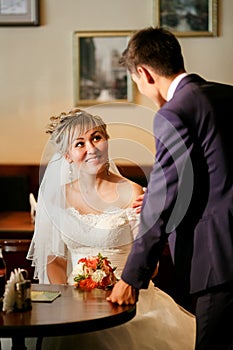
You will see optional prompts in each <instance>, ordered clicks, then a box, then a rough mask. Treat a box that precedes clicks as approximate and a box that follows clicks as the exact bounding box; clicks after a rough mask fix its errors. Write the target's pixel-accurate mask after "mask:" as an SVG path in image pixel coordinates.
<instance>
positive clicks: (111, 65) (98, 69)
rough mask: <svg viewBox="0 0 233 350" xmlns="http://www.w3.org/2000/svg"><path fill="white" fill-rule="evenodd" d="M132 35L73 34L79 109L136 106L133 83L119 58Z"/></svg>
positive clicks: (128, 33) (119, 32)
mask: <svg viewBox="0 0 233 350" xmlns="http://www.w3.org/2000/svg"><path fill="white" fill-rule="evenodd" d="M131 34H132V33H131V32H125V31H111V32H105V31H97V32H75V33H74V34H73V76H74V103H75V106H80V105H92V104H100V103H105V102H111V101H114V102H117V101H119V102H133V99H134V93H133V83H132V80H131V78H130V76H129V73H128V72H127V70H126V68H124V67H122V66H120V64H119V58H120V57H121V54H122V52H123V51H124V50H125V49H126V47H127V43H128V40H129V38H130V36H131Z"/></svg>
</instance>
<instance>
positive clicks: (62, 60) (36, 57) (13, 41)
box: [0, 0, 233, 165]
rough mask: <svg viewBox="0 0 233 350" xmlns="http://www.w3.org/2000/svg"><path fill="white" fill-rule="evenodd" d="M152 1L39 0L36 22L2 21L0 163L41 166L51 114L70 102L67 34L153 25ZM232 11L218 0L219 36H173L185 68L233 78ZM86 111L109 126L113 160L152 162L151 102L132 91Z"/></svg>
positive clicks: (223, 79)
mask: <svg viewBox="0 0 233 350" xmlns="http://www.w3.org/2000/svg"><path fill="white" fill-rule="evenodd" d="M154 1H156V0H144V1H141V0H117V1H115V0H108V1H106V0H98V1H93V0H85V1H84V0H67V1H62V0H49V1H46V0H41V1H40V2H41V3H40V12H41V20H40V21H41V23H40V26H38V27H3V26H2V27H1V26H0V47H1V54H0V91H1V93H0V163H1V164H39V163H40V160H41V155H42V153H43V150H44V147H45V144H46V142H47V140H48V135H47V134H45V132H44V129H45V126H46V124H47V122H48V119H49V117H50V116H51V115H55V114H58V113H60V112H62V111H68V110H69V109H71V108H72V107H73V105H74V100H73V67H72V34H73V32H74V31H83V30H85V31H90V32H94V31H98V30H107V31H112V30H123V31H125V30H126V31H131V30H136V29H140V28H143V27H146V26H150V25H153V24H155V12H154V7H153V4H154ZM232 13H233V1H232V0H219V14H218V27H219V33H218V36H217V37H179V41H180V43H181V45H182V48H183V53H184V57H185V64H186V68H187V70H188V71H189V72H196V73H199V74H201V75H202V76H203V77H204V78H206V79H209V80H215V81H219V82H223V83H230V84H232V83H233V69H232V67H233V45H232V36H233V26H232ZM84 108H87V107H84ZM87 109H89V110H90V111H92V112H95V113H98V114H99V115H101V116H102V117H103V118H104V120H105V121H106V122H107V123H110V124H111V125H110V128H109V131H110V135H111V138H112V141H111V142H110V152H111V156H112V158H114V159H116V160H118V161H119V162H123V163H124V162H128V161H130V162H132V163H139V164H146V165H147V164H149V165H150V164H152V162H153V153H154V141H153V136H152V133H151V131H152V121H153V115H154V112H155V110H156V107H155V106H154V105H153V104H152V103H151V102H150V101H149V100H147V99H146V98H144V97H142V96H140V95H139V94H137V95H136V99H135V103H133V104H126V103H121V104H114V105H112V104H106V105H98V106H97V105H96V106H92V107H88V108H87Z"/></svg>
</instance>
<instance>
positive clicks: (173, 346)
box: [2, 283, 196, 350]
mask: <svg viewBox="0 0 233 350" xmlns="http://www.w3.org/2000/svg"><path fill="white" fill-rule="evenodd" d="M195 328H196V325H195V317H194V316H193V315H192V314H190V313H189V312H188V311H186V310H184V309H183V308H181V307H180V306H179V305H177V304H176V303H175V301H174V300H173V299H172V298H171V297H170V296H169V295H167V294H166V293H164V292H163V291H162V290H160V289H158V288H156V287H154V286H153V284H152V283H151V285H150V287H149V288H148V289H147V290H141V291H140V295H139V301H138V303H137V315H136V316H135V317H134V318H133V319H132V320H131V321H129V322H127V323H125V324H122V325H120V326H117V327H113V328H109V329H106V330H103V331H97V332H91V333H85V334H81V335H73V336H66V337H51V338H44V339H43V342H42V350H72V349H82V350H90V349H95V350H129V349H131V350H193V349H194V348H195ZM26 346H27V349H28V350H34V349H36V339H35V338H31V339H26ZM10 349H11V345H9V342H8V346H7V341H6V340H4V339H3V341H2V350H10Z"/></svg>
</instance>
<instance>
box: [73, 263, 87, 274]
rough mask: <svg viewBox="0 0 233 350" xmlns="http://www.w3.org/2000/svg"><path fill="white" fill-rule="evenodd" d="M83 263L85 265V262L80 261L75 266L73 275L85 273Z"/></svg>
mask: <svg viewBox="0 0 233 350" xmlns="http://www.w3.org/2000/svg"><path fill="white" fill-rule="evenodd" d="M83 265H84V262H80V263H78V264H77V265H76V266H75V267H74V269H73V271H72V275H74V276H78V275H82V274H83Z"/></svg>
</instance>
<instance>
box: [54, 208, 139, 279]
mask: <svg viewBox="0 0 233 350" xmlns="http://www.w3.org/2000/svg"><path fill="white" fill-rule="evenodd" d="M65 216H66V220H64V221H63V222H64V228H63V229H62V230H61V232H62V233H61V236H62V240H63V241H64V243H65V244H66V246H67V248H68V250H69V252H70V254H71V260H72V265H73V266H74V265H75V264H76V263H77V261H78V260H79V259H80V258H82V257H84V256H90V255H97V254H98V253H99V252H100V253H101V254H102V255H105V256H107V257H108V258H109V259H110V261H111V263H112V265H113V266H117V270H116V273H117V274H118V275H120V273H121V271H122V269H123V266H124V264H125V261H126V258H127V256H128V254H129V251H130V249H131V244H132V241H133V239H134V236H135V235H136V232H137V228H138V222H139V215H138V214H136V213H135V211H134V210H133V209H131V208H128V209H118V208H114V209H109V210H108V211H105V212H104V213H102V214H98V215H97V214H85V215H83V214H80V213H79V212H78V211H77V210H75V209H74V208H68V209H66V215H65Z"/></svg>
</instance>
